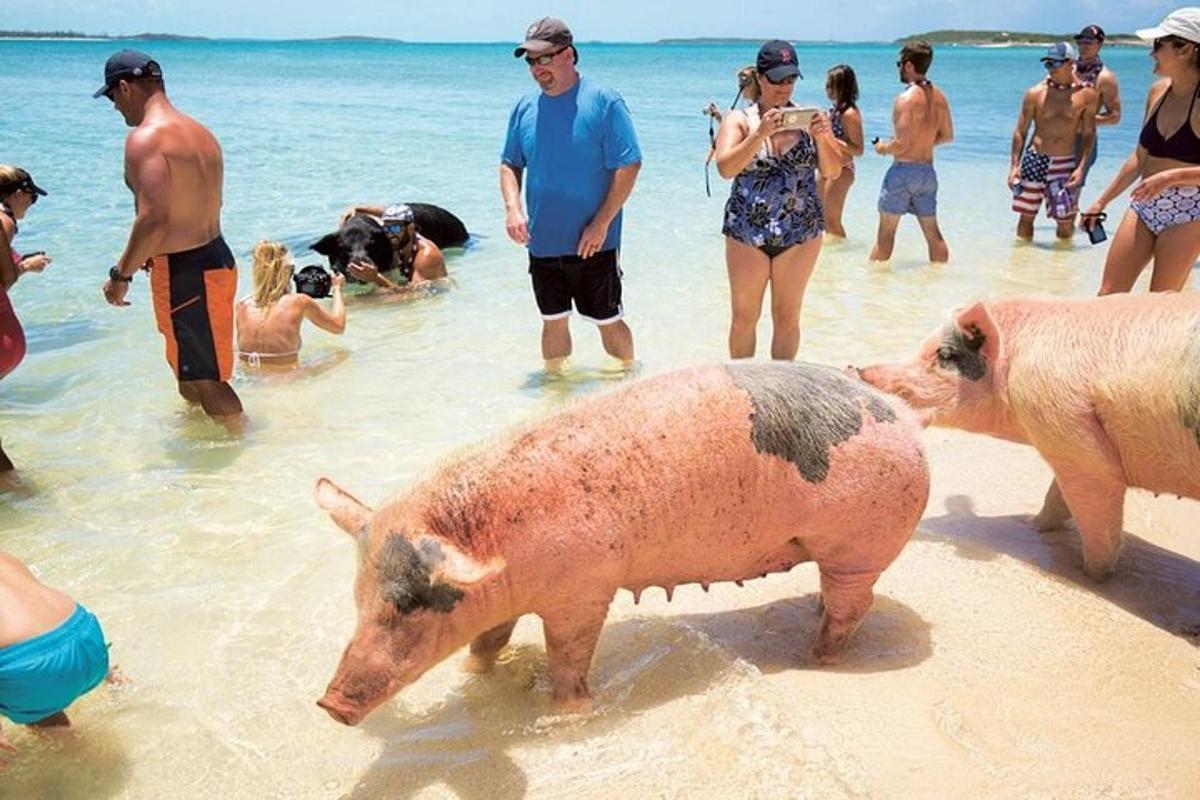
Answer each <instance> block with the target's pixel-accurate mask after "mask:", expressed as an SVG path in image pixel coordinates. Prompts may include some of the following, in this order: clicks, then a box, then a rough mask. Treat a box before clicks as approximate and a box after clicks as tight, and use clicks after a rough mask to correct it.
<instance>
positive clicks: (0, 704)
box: [0, 605, 108, 725]
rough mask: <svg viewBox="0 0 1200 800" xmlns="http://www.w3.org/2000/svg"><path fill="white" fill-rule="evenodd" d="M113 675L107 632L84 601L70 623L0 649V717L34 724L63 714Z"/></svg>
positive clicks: (77, 607)
mask: <svg viewBox="0 0 1200 800" xmlns="http://www.w3.org/2000/svg"><path fill="white" fill-rule="evenodd" d="M107 675H108V647H107V645H105V644H104V632H103V631H102V630H100V623H99V622H98V621H97V620H96V617H95V616H93V615H92V613H91V612H90V611H88V610H87V609H86V608H84V607H83V606H81V605H76V606H75V611H74V612H73V613H72V614H71V616H70V617H68V618H67V620H66V622H64V623H63V624H61V625H59V626H58V627H57V628H54V629H53V630H50V631H47V632H46V633H43V634H39V635H38V636H35V637H33V638H32V639H26V640H25V641H23V642H17V643H16V644H13V645H9V646H8V647H5V648H0V715H3V716H5V717H8V718H9V719H11V720H12V721H13V722H17V723H20V724H22V725H28V724H30V723H32V722H40V721H41V720H44V719H45V718H46V717H49V716H52V715H54V714H57V713H58V712H59V711H62V710H63V709H64V708H66V707H67V706H69V705H71V703H73V702H75V700H76V699H77V698H78V697H80V696H81V695H83V694H86V693H87V692H90V691H91V690H92V689H94V688H96V686H97V685H98V684H99V683H100V681H102V680H104V678H105V676H107Z"/></svg>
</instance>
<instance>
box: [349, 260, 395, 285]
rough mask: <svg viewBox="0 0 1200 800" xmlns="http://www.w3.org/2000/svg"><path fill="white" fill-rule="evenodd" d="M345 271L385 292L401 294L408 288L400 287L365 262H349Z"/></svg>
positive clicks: (376, 268) (372, 265)
mask: <svg viewBox="0 0 1200 800" xmlns="http://www.w3.org/2000/svg"><path fill="white" fill-rule="evenodd" d="M346 271H347V272H349V273H350V275H352V276H353V277H355V278H358V279H359V280H360V281H364V282H365V283H370V284H373V285H375V286H378V287H379V288H380V289H383V290H384V291H385V292H403V291H406V290H407V288H408V287H406V286H401V285H400V284H398V283H396V282H395V281H393V280H391V279H390V278H388V277H387V276H386V275H383V274H382V273H380V271H379V268H378V267H376V266H375V265H374V264H368V263H366V262H351V263H349V264H347V265H346Z"/></svg>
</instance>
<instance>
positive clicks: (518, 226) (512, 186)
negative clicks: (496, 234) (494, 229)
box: [500, 161, 529, 244]
mask: <svg viewBox="0 0 1200 800" xmlns="http://www.w3.org/2000/svg"><path fill="white" fill-rule="evenodd" d="M523 173H524V170H523V169H522V168H521V167H518V166H515V165H513V164H509V163H506V162H504V161H501V162H500V196H501V197H502V198H504V229H505V230H506V231H507V232H508V238H510V239H512V240H513V241H514V242H516V243H517V244H529V220H528V218H526V216H525V209H524V208H522V206H521V175H522V174H523Z"/></svg>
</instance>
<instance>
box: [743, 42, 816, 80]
mask: <svg viewBox="0 0 1200 800" xmlns="http://www.w3.org/2000/svg"><path fill="white" fill-rule="evenodd" d="M754 68H755V70H757V72H758V74H759V75H765V76H766V77H767V80H769V81H771V82H772V83H779V82H780V81H782V80H786V79H787V78H803V77H804V76H803V75H801V74H800V66H799V64H797V63H796V48H794V47H792V46H791V45H790V44H788V43H787V42H785V41H782V40H780V39H772V40H771V41H769V42H767V43H766V44H764V45H763V46H762V47H760V48H759V49H758V58H757V59H756V60H755V62H754Z"/></svg>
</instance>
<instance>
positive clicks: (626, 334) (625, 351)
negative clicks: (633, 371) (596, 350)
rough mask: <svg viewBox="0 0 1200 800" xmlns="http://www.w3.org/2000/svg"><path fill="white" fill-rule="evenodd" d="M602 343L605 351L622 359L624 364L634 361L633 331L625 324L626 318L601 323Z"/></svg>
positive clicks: (619, 359)
mask: <svg viewBox="0 0 1200 800" xmlns="http://www.w3.org/2000/svg"><path fill="white" fill-rule="evenodd" d="M599 328H600V343H601V344H603V345H604V352H606V353H608V354H609V355H610V356H612V357H613V358H615V359H617V360H618V361H620V362H621V363H622V364H626V365H628V364H631V363H632V362H633V332H632V331H631V330H629V326H628V325H626V324H625V320H623V319H619V320H617V321H616V322H609V323H606V324H604V325H600V326H599Z"/></svg>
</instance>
